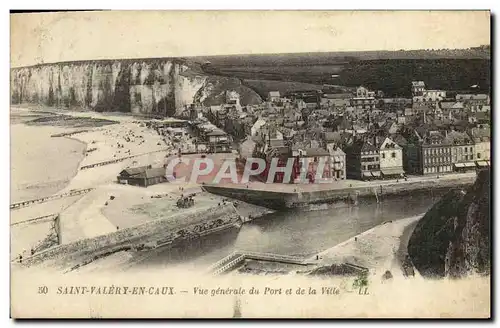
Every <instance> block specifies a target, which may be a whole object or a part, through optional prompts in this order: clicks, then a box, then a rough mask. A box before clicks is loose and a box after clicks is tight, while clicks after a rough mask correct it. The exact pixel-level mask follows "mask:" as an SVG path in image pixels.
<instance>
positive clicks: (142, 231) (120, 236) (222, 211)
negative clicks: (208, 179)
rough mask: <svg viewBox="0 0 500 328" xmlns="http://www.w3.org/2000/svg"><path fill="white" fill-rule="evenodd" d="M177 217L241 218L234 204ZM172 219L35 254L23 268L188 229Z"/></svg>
mask: <svg viewBox="0 0 500 328" xmlns="http://www.w3.org/2000/svg"><path fill="white" fill-rule="evenodd" d="M177 215H179V216H181V217H185V216H191V217H192V216H203V217H204V218H205V219H204V220H203V221H204V222H207V221H210V220H214V219H219V218H222V219H225V218H226V219H227V218H232V217H235V218H236V217H238V214H237V212H236V211H235V209H234V207H233V205H232V204H228V205H224V206H220V207H213V208H210V209H207V210H204V211H200V212H186V213H179V214H177ZM177 215H176V216H177ZM170 219H171V217H169V218H165V219H160V220H154V221H150V222H146V223H144V224H141V225H138V226H135V227H130V228H126V229H123V230H118V231H116V232H113V233H110V234H107V235H102V236H97V237H94V238H86V239H82V240H79V241H76V242H73V243H69V244H64V245H59V246H56V247H53V248H50V249H47V250H45V251H43V252H40V253H36V254H34V255H33V256H31V257H29V258H26V259H24V260H23V263H22V265H24V266H31V265H36V264H39V263H41V262H44V261H47V260H51V259H54V258H58V257H61V256H67V255H71V254H72V253H75V254H76V253H77V255H78V256H82V255H90V254H96V253H99V252H103V251H106V250H109V249H110V248H114V247H117V246H120V245H126V244H133V243H134V241H135V242H138V241H139V240H141V239H146V238H147V237H149V236H154V235H161V234H167V233H171V232H174V231H177V230H179V229H183V228H186V227H178V228H172V227H171V225H169V224H168V223H169V221H170ZM197 224H199V223H197ZM143 242H144V241H143Z"/></svg>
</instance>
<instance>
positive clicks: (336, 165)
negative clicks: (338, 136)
mask: <svg viewBox="0 0 500 328" xmlns="http://www.w3.org/2000/svg"><path fill="white" fill-rule="evenodd" d="M326 148H327V150H328V152H329V153H330V166H331V168H330V172H331V176H332V178H334V179H337V180H345V178H346V163H345V152H344V151H343V150H342V149H340V147H337V145H335V144H333V143H331V144H327V146H326Z"/></svg>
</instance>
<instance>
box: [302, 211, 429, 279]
mask: <svg viewBox="0 0 500 328" xmlns="http://www.w3.org/2000/svg"><path fill="white" fill-rule="evenodd" d="M423 215H424V214H422V215H417V216H414V217H410V218H405V219H401V220H397V221H391V222H386V223H383V224H381V225H378V226H376V227H375V228H372V229H369V230H367V231H365V232H363V233H361V234H359V235H357V236H355V237H353V238H350V239H348V240H346V241H345V242H342V243H340V244H338V245H336V246H334V247H332V248H329V249H327V250H325V251H322V252H320V253H318V254H315V255H314V256H312V257H310V258H309V259H308V262H311V263H315V264H317V265H318V266H327V265H332V264H342V263H349V264H354V265H358V266H361V267H365V268H368V269H369V270H370V271H371V272H372V273H373V274H375V275H382V274H384V273H385V271H387V270H389V271H390V272H391V273H392V275H393V276H395V275H398V276H403V271H402V270H401V265H402V260H403V259H404V258H405V256H406V255H407V246H408V240H409V238H410V236H411V233H412V232H413V228H414V227H415V225H416V224H417V222H418V220H420V219H421V218H422V216H423Z"/></svg>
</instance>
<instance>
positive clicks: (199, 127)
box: [190, 119, 232, 153]
mask: <svg viewBox="0 0 500 328" xmlns="http://www.w3.org/2000/svg"><path fill="white" fill-rule="evenodd" d="M190 129H191V133H192V134H193V136H194V137H195V140H196V142H195V145H196V148H197V149H199V148H203V150H204V151H207V152H210V153H217V152H228V151H230V150H231V143H232V138H231V136H230V135H228V134H227V133H226V132H224V131H223V130H222V129H220V128H218V127H217V126H215V125H214V124H212V123H210V122H208V121H207V120H203V119H197V120H195V121H192V122H190Z"/></svg>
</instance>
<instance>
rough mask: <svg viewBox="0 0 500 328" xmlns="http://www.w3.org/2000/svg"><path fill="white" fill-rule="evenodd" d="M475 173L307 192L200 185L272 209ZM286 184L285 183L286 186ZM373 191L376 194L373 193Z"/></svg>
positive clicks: (429, 185) (449, 183)
mask: <svg viewBox="0 0 500 328" xmlns="http://www.w3.org/2000/svg"><path fill="white" fill-rule="evenodd" d="M474 180H475V177H473V176H470V177H469V176H464V177H457V178H454V179H452V178H446V179H428V180H420V181H410V182H408V181H404V182H403V181H401V182H395V183H391V184H385V185H382V184H380V185H377V184H373V185H371V186H369V187H354V188H344V189H330V190H320V191H311V192H295V193H286V192H276V191H268V190H255V189H245V188H232V187H224V186H215V185H214V186H210V185H205V186H203V189H204V190H206V191H208V192H210V193H213V194H216V195H220V196H223V197H229V198H233V199H238V200H241V201H244V202H247V203H250V204H255V205H259V206H264V207H268V208H272V209H276V210H280V209H287V208H295V207H301V206H305V205H309V204H321V203H330V202H339V201H344V200H347V199H349V198H357V197H361V198H375V197H377V196H378V197H384V196H392V195H396V194H397V195H402V194H405V193H411V192H416V191H422V190H438V189H447V188H453V187H461V186H466V185H470V184H472V183H474ZM287 187H288V186H287ZM375 192H376V193H377V196H376V195H375Z"/></svg>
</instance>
